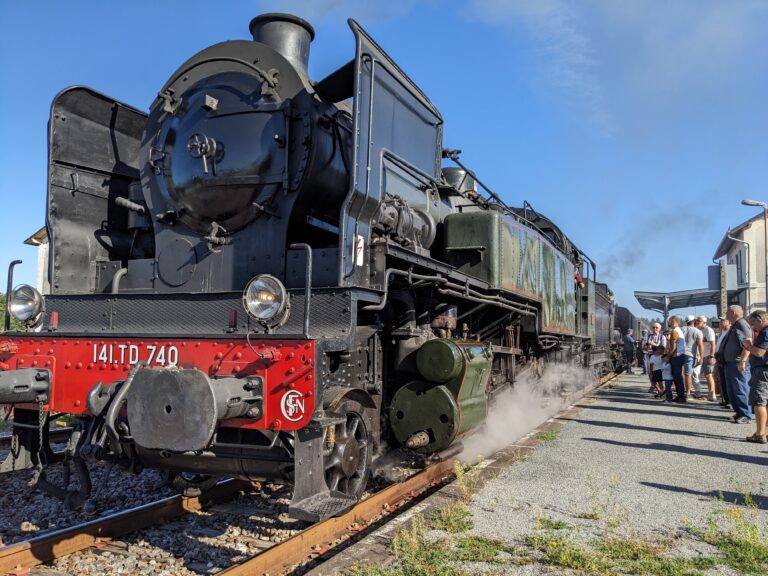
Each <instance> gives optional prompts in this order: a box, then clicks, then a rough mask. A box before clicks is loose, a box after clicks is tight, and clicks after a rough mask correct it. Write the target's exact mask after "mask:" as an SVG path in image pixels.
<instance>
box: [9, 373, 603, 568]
mask: <svg viewBox="0 0 768 576" xmlns="http://www.w3.org/2000/svg"><path fill="white" fill-rule="evenodd" d="M615 376H616V374H614V373H610V374H608V375H606V376H603V377H601V378H600V379H599V380H598V381H597V382H596V383H595V384H594V385H593V386H590V387H588V388H587V389H584V390H583V391H582V392H581V393H580V394H579V395H578V397H574V398H571V402H576V401H577V400H579V399H580V398H582V397H583V396H584V395H586V394H587V393H589V392H590V391H592V390H594V389H595V388H598V387H600V386H602V385H604V384H606V383H607V382H608V381H610V380H611V379H613V378H614V377H615ZM455 463H456V460H455V459H454V458H449V459H446V460H444V461H441V462H437V463H434V464H432V465H431V466H429V467H427V468H426V469H424V470H423V471H421V472H419V473H417V474H415V475H413V476H411V477H410V478H408V479H406V480H404V481H402V482H399V483H396V484H393V485H391V486H388V487H386V488H384V489H382V490H380V491H378V492H376V493H374V494H372V495H371V496H369V497H368V498H366V499H365V500H363V501H361V502H360V503H359V504H358V505H357V506H355V507H354V508H353V509H352V510H350V511H349V512H347V513H346V514H344V515H342V516H338V517H335V518H330V519H328V520H325V521H323V522H319V523H317V524H314V525H312V526H310V527H309V528H307V529H305V530H303V531H301V532H300V533H299V534H297V535H295V536H293V537H290V538H288V539H286V540H284V541H282V542H279V543H276V544H274V545H270V547H268V548H266V549H264V550H263V551H262V552H260V553H259V554H257V555H255V556H253V557H251V558H248V559H247V560H244V561H242V562H238V563H235V564H233V565H231V566H229V567H228V568H225V569H224V570H222V571H220V572H218V574H223V575H227V576H243V575H249V574H263V573H269V574H282V573H285V572H288V571H291V570H292V569H294V568H295V567H296V566H298V565H300V564H302V563H303V562H306V561H308V560H309V559H310V558H311V557H312V556H317V555H318V554H323V553H325V552H326V551H327V550H329V549H331V548H332V547H334V546H335V544H336V543H338V542H340V541H343V540H345V539H347V538H348V537H353V536H355V535H356V534H359V533H360V532H362V531H364V530H366V528H368V527H369V526H370V525H371V524H373V523H377V522H378V521H380V520H382V519H383V518H384V517H386V516H388V515H392V514H396V512H397V510H398V509H399V508H402V506H403V505H404V504H406V503H407V502H409V501H411V500H413V499H415V498H418V497H419V496H421V495H423V494H424V493H425V492H427V491H429V490H430V489H431V488H433V487H435V486H437V485H440V484H443V483H446V482H448V481H450V480H452V479H453V471H454V466H455ZM249 486H250V485H249V483H247V482H242V481H238V480H229V481H226V482H222V483H220V484H219V485H217V486H216V487H214V488H213V489H212V490H211V491H209V492H206V493H205V495H204V496H202V497H198V498H185V497H181V496H173V497H169V498H165V499H163V500H159V501H157V502H153V503H150V504H145V505H143V506H139V507H136V508H132V509H130V510H126V511H121V512H118V513H115V514H112V515H109V516H105V517H102V518H98V519H95V520H93V521H90V522H86V523H83V524H78V525H76V526H72V527H69V528H66V529H61V530H56V531H53V532H49V533H46V534H43V535H40V536H37V537H34V538H31V539H29V540H25V541H22V542H18V543H15V544H11V545H8V546H5V547H1V548H0V574H19V575H20V574H26V573H27V572H28V570H29V569H30V568H32V567H34V566H37V565H40V564H44V563H48V562H51V561H53V560H55V559H57V558H61V557H63V556H66V555H69V554H74V553H76V552H79V551H82V550H85V549H88V548H91V547H94V546H103V545H105V544H107V543H109V541H111V540H113V539H116V538H119V537H121V536H125V535H127V534H130V533H133V532H137V531H139V530H142V529H144V528H148V527H150V526H152V525H155V524H160V523H163V522H167V521H169V520H172V519H175V518H178V517H180V516H183V515H185V514H187V513H190V512H196V511H200V510H203V509H205V508H206V507H209V506H211V505H213V504H216V503H219V502H222V501H226V500H228V499H232V498H234V497H235V496H237V495H238V494H240V493H243V492H245V491H247V490H248V488H249Z"/></svg>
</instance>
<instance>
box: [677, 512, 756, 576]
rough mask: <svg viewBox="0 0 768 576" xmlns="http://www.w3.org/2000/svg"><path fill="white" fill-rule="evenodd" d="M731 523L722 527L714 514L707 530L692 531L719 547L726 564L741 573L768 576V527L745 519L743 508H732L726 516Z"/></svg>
mask: <svg viewBox="0 0 768 576" xmlns="http://www.w3.org/2000/svg"><path fill="white" fill-rule="evenodd" d="M723 515H724V516H725V518H726V520H727V521H728V522H729V523H730V527H729V528H722V527H721V526H720V525H719V524H718V522H717V518H716V516H715V515H714V514H710V516H709V518H708V519H707V527H706V529H696V528H690V530H691V532H692V533H693V534H695V535H696V536H698V537H699V538H701V539H702V540H703V541H704V542H706V543H707V544H710V545H712V546H714V547H715V548H717V549H718V550H719V551H720V552H721V553H722V554H723V556H724V560H723V561H724V563H725V564H728V565H729V566H731V567H732V568H733V569H734V570H736V571H737V572H738V573H739V574H768V527H767V526H762V525H760V524H759V523H757V522H750V521H749V520H747V519H746V518H745V515H744V510H743V509H742V508H737V507H735V506H734V507H731V508H728V509H726V510H725V512H724V513H723Z"/></svg>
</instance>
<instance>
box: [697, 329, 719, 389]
mask: <svg viewBox="0 0 768 576" xmlns="http://www.w3.org/2000/svg"><path fill="white" fill-rule="evenodd" d="M693 325H694V326H695V327H696V328H698V329H699V331H700V332H701V334H702V336H703V344H704V356H703V358H702V360H701V372H700V374H701V376H703V377H704V379H705V380H706V382H707V389H708V394H707V399H708V400H709V401H710V402H714V401H715V400H717V392H716V391H715V331H714V330H712V328H711V327H709V326H707V317H706V316H704V315H703V314H702V315H701V316H699V317H698V318H696V321H695V322H694V324H693ZM700 380H701V379H700V378H699V382H700ZM699 382H696V383H694V389H695V392H694V398H695V397H696V395H697V394H698V393H699Z"/></svg>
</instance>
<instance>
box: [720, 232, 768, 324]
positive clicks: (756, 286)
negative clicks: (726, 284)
mask: <svg viewBox="0 0 768 576" xmlns="http://www.w3.org/2000/svg"><path fill="white" fill-rule="evenodd" d="M734 238H738V239H739V240H741V242H734V243H733V244H732V246H731V249H730V250H729V251H728V254H727V256H726V259H727V262H728V264H736V265H737V278H738V286H739V288H744V289H745V290H744V292H743V293H742V294H741V296H740V302H739V303H740V304H741V305H742V306H743V307H744V310H745V314H749V313H750V312H752V311H753V310H766V309H768V307H766V303H765V267H766V261H765V259H766V254H765V224H764V221H763V219H762V218H760V219H757V220H755V221H754V222H752V223H751V224H750V225H749V226H748V227H747V228H744V229H743V230H740V231H739V232H738V233H737V234H735V235H734ZM743 242H746V243H747V244H749V249H747V247H746V246H744V244H743Z"/></svg>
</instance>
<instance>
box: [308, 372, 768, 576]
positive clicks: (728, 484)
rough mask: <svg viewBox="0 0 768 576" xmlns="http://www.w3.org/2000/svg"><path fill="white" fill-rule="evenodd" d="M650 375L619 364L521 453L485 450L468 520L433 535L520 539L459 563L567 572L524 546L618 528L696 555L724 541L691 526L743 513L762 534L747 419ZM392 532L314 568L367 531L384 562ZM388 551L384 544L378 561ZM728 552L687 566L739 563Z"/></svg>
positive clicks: (767, 494)
mask: <svg viewBox="0 0 768 576" xmlns="http://www.w3.org/2000/svg"><path fill="white" fill-rule="evenodd" d="M645 378H646V377H645V376H640V375H634V376H630V375H624V376H622V377H621V378H619V379H618V381H615V384H614V385H613V386H612V387H611V388H603V389H601V390H599V391H598V392H596V393H594V394H592V396H591V399H590V401H588V402H587V403H586V405H585V406H584V407H583V409H581V410H574V411H571V412H570V414H571V415H569V416H565V417H564V418H563V419H561V420H562V424H563V426H562V427H561V428H560V429H559V430H557V431H554V432H549V433H546V434H541V433H540V434H539V435H538V437H539V439H540V443H539V445H538V446H537V447H536V448H535V449H534V450H532V451H529V452H527V453H526V456H525V458H524V459H522V460H518V461H510V460H509V459H508V458H507V459H506V461H504V459H500V460H498V461H497V462H493V459H491V460H490V466H487V469H486V471H485V472H484V473H483V474H482V476H483V478H481V480H480V482H479V484H478V488H477V489H476V491H475V493H474V496H473V498H472V499H471V502H470V503H469V509H470V511H471V513H472V520H473V523H474V527H473V528H472V529H471V530H470V531H469V532H466V533H464V534H461V535H446V534H442V535H441V534H440V533H439V532H437V533H435V531H432V534H431V537H432V538H435V539H436V541H440V539H441V538H443V540H444V541H445V539H449V540H450V538H454V539H455V538H458V537H464V536H466V535H468V534H472V535H476V536H479V537H484V538H489V539H496V540H500V541H502V542H504V543H506V544H507V545H509V546H510V547H511V548H510V549H513V548H514V549H518V550H519V549H521V547H522V548H523V549H525V548H526V546H527V552H525V550H524V552H523V556H525V555H526V554H527V555H528V560H527V561H526V560H522V561H517V560H515V559H514V558H512V560H511V561H510V562H507V563H504V564H502V563H498V562H491V563H483V562H480V563H477V562H476V563H470V564H471V565H467V564H466V563H465V564H464V565H460V566H459V567H458V568H457V570H460V573H464V570H465V569H469V571H470V572H482V573H493V574H526V575H530V574H544V573H546V574H552V573H572V572H570V571H568V569H567V567H564V566H567V562H566V563H565V564H564V565H558V564H557V562H555V564H554V565H553V563H552V562H551V557H550V558H549V559H548V558H547V554H548V553H550V552H552V550H548V551H545V550H543V548H546V545H543V546H540V547H539V549H538V550H536V549H535V547H534V549H531V546H530V542H531V537H532V536H546V537H547V538H551V542H552V543H556V542H558V541H568V542H572V543H575V544H576V545H577V546H582V547H586V548H589V549H592V548H594V546H595V545H597V546H598V547H599V542H605V541H612V540H615V539H619V540H622V539H623V540H627V541H628V540H631V541H642V542H664V543H665V545H664V551H663V554H664V555H665V556H668V557H669V556H671V557H677V558H686V559H694V560H695V559H698V560H702V561H703V560H704V559H706V558H717V557H722V555H723V551H722V550H721V549H718V548H717V547H716V546H712V545H710V544H707V543H706V542H704V541H702V539H701V538H699V537H696V536H694V533H695V532H696V531H697V530H699V529H701V530H705V529H707V528H709V529H713V527H714V529H717V530H723V531H724V532H723V533H727V531H728V530H730V529H733V528H734V526H735V524H736V523H741V526H742V527H744V526H746V527H747V528H750V527H752V526H756V527H757V529H758V530H765V532H763V533H762V535H761V536H760V537H768V446H767V445H758V444H751V443H747V442H744V441H743V440H744V437H745V436H747V435H748V434H751V433H752V432H753V431H754V425H753V424H749V425H746V424H741V425H739V424H733V423H731V422H729V421H728V417H729V416H730V412H727V411H725V410H723V409H722V408H720V407H719V406H718V405H717V404H715V403H711V402H706V401H690V402H689V403H688V404H683V405H681V404H669V403H664V402H661V401H659V400H656V399H654V398H653V396H652V395H651V394H648V392H647V390H648V383H647V380H646V379H645ZM550 426H552V424H550ZM507 452H508V451H507ZM513 460H514V459H513ZM502 461H503V465H502ZM448 493H449V497H446V495H445V494H442V495H441V494H440V493H438V494H437V495H436V496H434V497H432V498H430V500H433V504H432V506H431V508H430V504H429V500H428V501H427V503H426V504H425V505H422V506H420V507H419V509H420V510H422V514H423V515H424V516H426V517H427V519H429V518H430V517H433V516H434V513H435V508H436V507H437V508H439V507H440V506H443V507H444V506H445V505H446V503H447V502H450V501H451V497H450V493H451V490H450V489H449V490H448ZM456 493H457V491H456V490H455V488H454V490H453V498H455V496H456ZM434 501H437V505H435V504H434ZM399 523H400V522H399ZM399 523H398V524H399ZM750 529H751V528H750ZM394 532H395V529H393V528H391V527H389V528H387V527H385V529H384V530H383V531H381V532H380V533H377V534H374V535H372V536H371V537H369V538H366V539H365V540H364V541H363V542H362V543H361V544H358V545H356V546H353V547H352V548H350V549H349V550H348V551H346V552H345V553H342V554H341V555H340V557H339V558H337V559H336V562H330V563H329V565H327V566H325V567H324V569H323V568H321V569H319V570H317V571H316V572H314V573H317V574H330V573H338V570H340V569H341V567H342V566H343V565H344V564H345V561H344V560H346V562H349V560H350V559H352V558H357V559H361V558H364V559H369V558H371V554H370V552H371V550H370V549H369V550H368V552H366V551H365V546H366V544H365V542H366V541H367V542H368V545H370V544H371V543H373V544H374V549H375V550H376V552H374V557H376V558H377V564H379V565H380V564H381V563H382V560H383V558H382V556H378V555H379V554H381V553H382V551H383V550H384V549H385V548H386V546H385V544H386V543H388V542H389V541H390V540H391V538H392V536H393V534H394ZM526 541H527V542H528V544H527V545H526V544H525V543H526ZM767 541H768V540H767ZM358 547H360V549H359V553H358V552H357V551H356V550H355V549H356V548H358ZM569 550H571V549H570V548H569ZM571 551H572V550H571ZM767 561H768V560H767ZM392 562H393V558H392V557H391V555H390V557H389V558H388V560H384V562H383V563H384V564H388V563H392ZM364 563H367V562H366V561H365V560H364ZM727 564H728V563H727V562H722V563H720V562H718V565H717V566H715V567H710V568H709V569H708V571H707V570H704V571H702V572H690V573H707V574H738V573H741V571H740V570H739V569H734V568H733V567H732V565H731V566H728V565H727ZM348 565H349V564H346V566H348ZM394 565H397V562H395V563H394ZM332 566H333V569H331V567H332ZM702 566H704V567H705V568H706V565H705V564H702ZM766 568H768V564H766ZM329 569H331V570H330V571H329ZM612 570H613V569H611V568H609V569H608V573H612V572H611V571H612ZM344 571H345V570H344ZM601 573H605V572H604V571H603V572H601ZM681 573H687V572H681ZM753 573H755V572H753ZM756 573H760V572H756ZM766 573H768V572H766Z"/></svg>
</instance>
